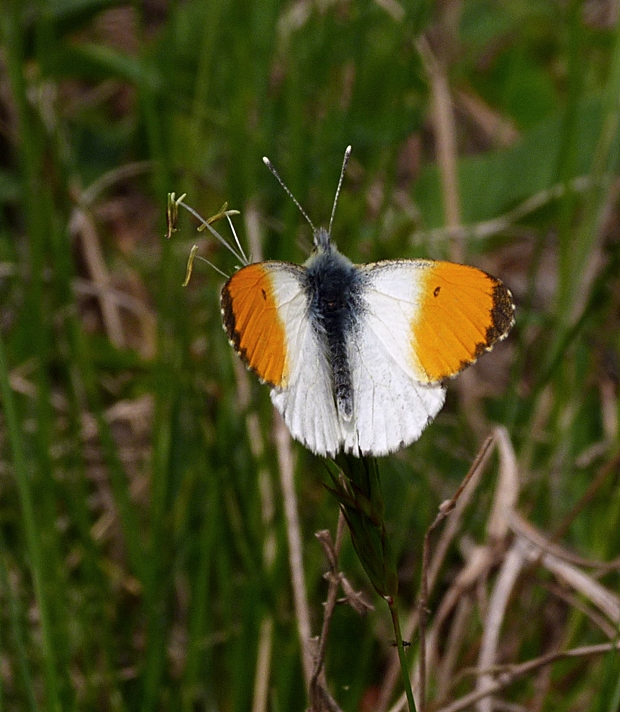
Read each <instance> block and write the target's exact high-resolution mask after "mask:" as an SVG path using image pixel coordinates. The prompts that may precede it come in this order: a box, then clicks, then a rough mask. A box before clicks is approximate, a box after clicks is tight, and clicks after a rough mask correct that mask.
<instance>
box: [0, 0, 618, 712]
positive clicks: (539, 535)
mask: <svg viewBox="0 0 620 712" xmlns="http://www.w3.org/2000/svg"><path fill="white" fill-rule="evenodd" d="M618 11H619V7H618V2H616V0H587V1H585V2H581V1H579V0H536V1H533V0H512V1H511V2H510V3H496V2H492V1H491V0H467V2H463V1H462V0H445V1H443V2H437V3H432V2H425V1H424V0H417V1H415V2H404V1H403V2H400V1H399V0H374V1H373V0H356V1H353V0H316V1H315V2H312V1H311V0H295V1H290V2H282V1H281V0H261V2H250V1H248V0H209V1H206V0H187V1H185V2H180V1H172V0H170V1H169V2H166V1H165V0H148V1H145V2H137V0H136V1H135V2H115V1H113V0H40V1H39V2H37V1H35V0H30V1H22V0H3V2H2V7H1V12H0V29H1V35H0V37H1V39H0V42H1V45H0V201H1V203H2V211H1V212H0V298H1V304H2V308H1V311H0V316H1V321H0V329H1V337H2V338H1V342H0V345H1V346H2V348H1V349H0V394H1V397H2V411H1V414H0V448H1V452H0V457H1V460H0V465H1V470H0V709H7V710H9V709H10V710H16V709H19V710H39V709H45V710H54V711H56V710H74V709H75V710H78V709H79V710H91V709H92V710H95V709H96V710H110V711H112V710H115V711H116V710H119V711H120V710H142V711H144V712H147V711H150V710H207V709H209V710H219V709H221V710H226V711H233V710H239V711H242V710H243V711H245V710H249V709H253V710H256V712H259V711H260V710H266V709H268V710H274V711H275V710H303V709H305V708H306V707H307V704H308V701H307V696H306V683H307V670H308V668H307V660H308V647H307V641H304V640H301V642H300V639H301V638H302V637H303V634H304V630H306V632H307V629H309V631H310V633H311V634H312V635H318V633H319V631H320V628H321V625H322V619H323V607H322V601H324V600H325V598H326V591H327V582H326V581H325V579H324V573H325V572H326V570H327V562H326V559H325V556H324V553H323V549H322V548H321V546H320V544H319V542H318V541H317V540H316V539H315V538H314V537H313V533H314V532H316V531H317V530H322V529H329V530H331V532H332V536H335V529H336V522H337V517H338V508H337V503H336V500H335V499H334V498H333V497H332V496H331V494H330V493H329V492H327V491H326V490H325V488H324V486H323V482H324V481H325V480H326V474H325V467H324V463H322V462H321V461H320V460H319V459H318V458H315V457H312V456H311V455H310V454H309V453H308V452H305V451H304V450H303V448H302V447H301V446H299V445H297V444H291V443H290V442H287V440H286V437H285V435H284V434H283V431H282V428H281V426H279V425H278V422H277V421H276V420H275V419H274V417H273V414H272V411H271V406H270V402H269V398H268V392H267V389H266V388H265V387H261V386H260V385H259V384H258V383H255V381H254V379H253V378H251V377H250V376H248V375H247V374H246V373H245V371H244V370H243V368H242V367H240V365H239V363H237V361H236V359H235V357H234V356H233V354H232V351H231V349H230V348H229V345H228V343H227V340H226V338H225V336H224V334H223V332H222V329H221V323H220V313H219V303H218V295H219V289H220V287H221V284H222V278H221V277H220V276H219V275H218V274H216V273H215V272H214V271H213V270H211V269H210V268H208V267H204V268H203V267H202V266H201V265H200V263H197V265H196V266H195V269H194V275H193V278H192V281H191V282H190V284H189V287H187V288H185V289H183V288H182V287H181V283H182V281H183V278H184V274H185V264H186V261H187V257H188V254H189V250H190V247H191V245H192V244H193V243H194V242H195V241H199V243H200V246H201V253H202V254H203V255H205V256H207V257H208V258H209V259H210V260H211V261H212V262H214V263H215V264H217V265H218V267H220V268H221V269H222V270H223V271H224V272H226V273H229V274H230V273H232V271H233V270H234V268H235V266H236V264H235V261H234V259H233V258H232V257H231V255H230V254H229V253H228V252H226V251H225V250H224V249H222V247H221V246H220V245H218V244H216V243H215V241H213V240H211V239H208V238H205V237H204V234H201V235H203V236H202V237H201V236H197V235H196V234H195V228H196V222H195V221H194V220H193V218H191V217H190V216H189V215H188V214H187V213H183V211H182V213H183V214H182V215H181V217H180V221H179V231H178V232H177V233H175V234H174V235H173V237H172V238H171V239H170V240H166V239H165V237H164V235H165V229H166V226H165V211H166V195H167V193H168V192H169V191H175V192H176V193H177V195H179V194H180V193H187V198H186V201H187V202H188V203H189V204H191V205H192V206H193V207H194V208H195V209H196V210H198V211H199V212H200V213H201V214H203V215H204V216H205V217H207V216H209V215H213V214H214V213H216V212H217V211H218V210H219V208H220V207H221V205H222V204H223V203H224V201H228V203H229V206H230V207H231V208H236V209H239V210H240V211H241V215H240V216H239V217H238V218H237V219H236V220H235V225H236V228H237V230H238V232H239V234H240V236H241V240H242V241H243V242H244V244H246V245H247V244H249V246H250V248H249V249H250V251H251V252H252V255H253V256H254V257H255V258H259V257H261V256H263V255H265V256H269V257H270V258H277V259H288V260H292V261H296V262H301V261H303V260H304V259H305V258H306V256H307V254H308V251H309V247H310V245H311V235H310V231H309V229H308V226H307V225H306V224H305V222H304V220H303V219H302V218H301V217H300V215H299V214H298V212H297V210H296V208H295V206H294V205H293V204H292V202H291V201H290V200H289V199H288V198H287V196H286V195H285V194H284V192H283V191H282V189H281V188H280V187H279V186H278V185H277V183H276V181H275V180H274V179H273V177H272V176H271V175H270V174H269V173H268V171H267V170H266V169H265V166H264V165H263V163H262V161H261V157H262V156H263V155H265V154H266V155H268V156H269V157H270V158H271V159H272V161H273V162H274V164H275V165H276V166H277V168H278V169H279V171H280V174H281V175H282V176H283V178H284V179H285V180H286V182H287V183H288V185H289V186H290V188H291V189H292V191H293V192H294V194H295V195H296V196H297V198H298V199H299V200H300V202H301V204H302V205H303V206H304V207H305V209H306V210H307V211H308V213H309V214H310V216H311V217H312V219H313V221H314V222H315V223H317V224H320V223H325V222H327V220H328V218H329V213H330V210H331V203H332V200H333V196H334V190H335V187H336V182H337V177H338V171H339V168H340V164H341V161H342V156H343V151H344V148H345V146H346V145H347V144H349V143H350V144H352V145H353V156H352V159H351V164H350V167H349V170H348V172H347V175H346V178H345V184H344V189H343V193H342V195H341V198H340V203H339V205H338V210H337V214H336V220H335V226H334V238H335V240H336V242H337V243H338V245H339V247H340V248H341V249H342V251H343V252H345V253H346V254H347V255H348V256H350V257H351V258H352V259H354V260H356V261H360V262H367V261H372V260H378V259H384V258H395V257H416V256H430V257H450V258H453V259H458V260H463V261H466V262H469V263H472V264H476V265H479V266H481V267H482V268H484V269H486V270H487V271H489V272H491V273H493V274H495V275H497V276H499V277H501V278H502V279H503V280H504V281H505V282H506V283H507V284H508V286H509V287H510V288H511V289H512V291H513V293H514V295H515V299H516V302H517V324H516V327H515V329H514V330H513V332H512V334H511V336H510V337H509V339H508V340H507V341H505V342H503V343H502V344H500V345H499V346H498V347H497V348H496V349H495V350H494V352H493V353H492V354H491V355H489V356H485V357H484V358H483V359H481V361H480V363H479V364H477V365H476V366H475V367H474V368H473V369H471V370H470V371H469V372H468V373H467V374H464V375H463V376H462V377H461V378H459V379H458V380H457V381H455V382H454V383H452V384H450V388H449V395H448V401H447V404H446V407H445V408H444V410H443V411H442V413H441V414H440V415H439V417H438V418H437V420H436V422H435V423H434V424H433V425H432V427H429V428H428V429H427V431H426V432H425V434H424V435H423V437H422V438H421V439H420V441H419V442H418V443H416V444H414V445H413V446H411V447H410V448H408V449H407V450H406V451H404V452H401V453H398V454H397V455H394V456H392V457H389V458H385V459H383V460H382V461H381V463H380V464H381V481H382V486H383V490H384V496H385V501H386V522H387V526H388V530H389V533H390V536H391V543H392V547H393V549H394V552H395V555H396V557H397V560H398V566H399V579H400V595H399V600H398V606H399V610H400V612H401V618H402V620H403V624H404V627H405V634H406V636H407V635H408V636H409V639H410V641H411V643H412V645H411V647H410V648H409V650H408V656H409V660H410V663H411V665H412V668H413V669H414V670H418V666H417V663H416V661H417V660H418V658H419V647H420V645H419V644H420V637H419V634H418V632H417V629H416V620H417V618H416V610H417V609H416V602H417V600H418V592H419V587H420V570H421V559H422V556H421V553H422V542H423V540H424V535H425V532H426V530H427V528H428V526H429V525H430V524H431V522H432V521H433V519H434V517H435V514H436V512H437V508H438V506H439V504H440V503H441V502H442V501H444V500H445V499H446V498H449V497H450V496H452V494H453V493H454V491H455V490H456V488H457V486H458V484H459V482H460V481H461V480H462V478H463V476H464V474H465V473H466V472H467V471H468V469H469V467H470V465H471V462H472V461H473V459H474V457H475V456H476V453H477V452H478V450H479V448H480V445H481V443H482V442H483V440H484V438H485V437H486V436H487V435H488V434H489V433H491V432H493V433H494V434H495V435H494V438H495V439H494V443H495V446H494V447H493V449H492V452H491V454H490V456H489V458H487V462H486V465H485V466H484V467H481V468H480V469H479V470H478V471H477V473H476V476H475V478H474V481H473V482H472V483H471V485H470V486H469V487H468V489H467V491H466V493H465V494H464V495H463V497H462V498H461V500H460V501H459V506H458V508H457V511H456V512H454V513H453V514H452V515H451V516H450V517H449V518H448V519H447V520H446V522H444V523H442V524H441V525H440V526H439V527H438V528H437V530H436V531H435V532H434V533H433V536H432V537H431V549H430V552H431V559H430V560H431V569H430V582H429V583H430V591H429V600H428V609H429V620H428V624H427V633H426V637H425V641H426V643H427V652H428V655H429V658H428V664H427V676H428V681H427V692H426V697H427V700H428V709H433V710H437V709H442V710H452V711H453V712H454V711H455V710H457V709H476V710H479V711H480V712H485V710H487V711H488V712H490V711H491V710H492V709H496V710H510V711H511V712H517V711H519V710H526V709H527V710H600V711H601V712H602V711H608V710H609V711H611V710H617V709H618V698H619V695H620V687H619V685H620V660H619V659H618V653H617V651H616V650H615V646H616V642H617V640H618V623H619V621H620V597H619V596H618V584H619V577H618V564H619V560H620V526H619V525H620V521H619V520H620V497H619V496H618V494H617V489H618V484H619V482H618V479H619V462H620V456H619V454H618V453H619V450H618V438H619V434H618V372H619V365H618V358H619V347H620V343H619V334H620V331H619V329H618V326H619V318H620V279H619V274H620V272H619V259H620V243H619V241H618V229H619V221H620V216H619V214H618V203H617V195H618V179H617V168H618V151H619V141H618V139H619V136H618V125H619V124H618V120H619V117H620V32H619V29H618ZM218 229H220V231H221V232H222V233H223V234H225V235H228V227H227V226H226V224H225V223H218ZM499 424H501V425H502V426H503V427H502V428H501V429H497V428H496V426H497V425H499ZM494 428H495V429H494ZM496 453H499V454H496ZM293 483H294V486H292V485H293ZM295 492H296V496H297V511H298V513H299V525H300V529H299V531H300V532H301V535H300V537H299V541H296V540H295V536H294V533H295V527H294V517H293V519H291V516H292V514H291V513H292V512H293V513H294V511H295V507H294V506H292V508H291V505H294V504H295V502H294V500H292V499H291V496H292V495H293V494H294V493H295ZM283 495H284V498H283ZM295 557H297V559H298V561H301V562H302V563H303V568H302V573H303V575H304V579H303V580H302V582H301V585H300V582H299V581H298V580H297V581H295V580H294V579H293V578H292V576H291V563H290V562H291V559H292V560H293V564H294V563H295ZM339 567H340V570H342V572H343V573H344V575H345V576H346V581H348V582H349V583H350V584H351V587H352V589H353V590H356V591H357V590H362V591H363V594H364V595H365V597H366V599H367V600H368V601H369V602H372V603H373V605H374V610H372V611H370V612H369V613H368V614H367V615H366V616H363V617H360V616H359V615H358V614H357V613H356V612H355V611H354V610H353V609H352V608H351V607H350V606H344V605H343V606H339V607H337V608H336V611H335V613H334V616H333V619H332V622H331V630H330V636H329V639H328V643H327V649H326V657H325V666H326V687H327V688H328V689H329V690H330V692H331V694H332V695H333V697H334V699H335V700H337V701H338V704H339V705H340V706H341V707H342V709H346V710H354V709H357V710H364V711H366V710H386V709H388V708H390V705H392V707H391V709H402V700H401V698H400V697H399V696H400V695H401V692H402V685H401V683H399V682H398V680H395V678H394V673H393V671H394V659H395V650H394V647H393V644H392V641H393V633H392V632H391V629H390V624H389V614H388V611H387V608H386V607H385V605H384V604H383V601H382V600H381V599H380V598H379V597H378V596H377V595H376V594H375V593H374V592H373V590H372V588H371V586H370V585H369V582H368V579H367V578H366V576H365V574H364V572H363V570H362V568H361V566H360V564H359V562H358V561H357V559H356V557H355V554H354V551H353V548H352V546H351V543H350V540H349V539H348V537H346V536H345V537H344V540H343V543H342V551H341V555H340V561H339ZM293 570H295V571H299V569H298V568H297V569H295V568H294V569H293ZM304 597H305V598H304ZM304 611H305V613H304ZM304 616H305V625H306V626H307V629H304V627H303V626H304ZM300 636H301V637H300ZM565 651H570V653H569V655H570V657H567V656H566V655H565V654H564V653H565ZM304 661H306V663H304ZM304 674H305V676H306V680H305V681H304ZM415 675H417V673H414V680H415ZM491 688H493V689H492V696H491V695H490V694H489V689H491ZM399 700H400V701H399Z"/></svg>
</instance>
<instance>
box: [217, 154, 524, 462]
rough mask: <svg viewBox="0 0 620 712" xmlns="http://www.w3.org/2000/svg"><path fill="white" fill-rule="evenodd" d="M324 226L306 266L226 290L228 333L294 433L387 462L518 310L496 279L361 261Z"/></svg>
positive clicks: (435, 267) (459, 268)
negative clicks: (347, 254) (347, 253)
mask: <svg viewBox="0 0 620 712" xmlns="http://www.w3.org/2000/svg"><path fill="white" fill-rule="evenodd" d="M350 153H351V147H350V146H349V147H348V148H347V150H346V152H345V157H344V161H343V165H342V170H341V173H340V180H339V183H338V188H337V190H336V196H335V198H334V205H333V208H332V215H331V219H330V222H329V229H327V230H325V229H324V228H318V229H317V228H315V227H314V225H313V224H312V222H311V221H310V218H309V217H308V216H307V215H306V213H305V211H304V210H303V208H302V207H301V206H300V204H299V203H298V201H297V200H296V199H295V197H294V196H293V195H292V194H291V192H290V190H289V189H288V188H287V187H286V185H285V184H284V183H283V181H282V179H281V178H280V176H279V175H278V174H277V172H276V171H275V169H274V168H273V166H272V165H271V163H270V162H269V160H268V159H266V158H264V159H263V160H264V162H265V164H266V165H267V166H268V168H269V169H270V170H271V171H272V173H273V174H274V175H275V177H276V178H277V179H278V181H279V182H280V184H281V185H282V187H283V188H284V189H285V190H286V192H287V193H288V194H289V195H290V196H291V198H292V199H293V201H294V202H295V204H296V205H297V207H298V208H299V210H300V211H301V213H302V215H303V216H304V217H305V219H306V220H307V221H308V223H309V224H310V226H311V227H312V230H313V234H314V250H313V253H312V255H311V256H310V258H309V259H308V260H307V261H306V262H305V263H304V264H303V265H297V264H293V263H290V262H276V261H266V262H258V263H255V264H247V265H246V266H245V267H242V268H241V269H239V270H238V271H237V272H235V274H233V276H232V277H231V278H230V279H229V280H228V281H227V282H226V284H225V285H224V287H223V289H222V294H221V306H222V317H223V322H224V328H225V330H226V332H227V334H228V337H229V339H230V342H231V344H232V346H233V348H234V349H235V351H236V352H237V354H238V355H239V356H240V357H241V359H242V360H243V361H244V362H245V364H246V365H247V366H248V367H249V368H250V369H251V370H252V371H253V372H254V373H256V375H257V376H258V377H259V378H260V380H261V381H262V382H264V383H267V384H268V385H269V386H270V387H271V400H272V402H273V404H274V405H275V407H276V408H277V409H278V411H279V412H280V414H281V415H282V417H283V418H284V421H285V423H286V425H287V426H288V429H289V430H290V432H291V435H292V436H293V437H294V438H296V439H297V440H299V441H300V442H302V443H303V444H304V445H305V446H306V447H308V448H309V449H310V450H312V451H313V452H314V453H316V454H318V455H324V456H333V455H335V454H336V453H338V452H339V451H344V452H347V453H351V454H353V455H357V456H360V455H370V456H379V455H387V454H388V453H391V452H394V451H395V450H398V449H399V448H401V447H404V446H406V445H409V444H410V443H412V442H414V441H415V440H417V439H418V438H419V437H420V435H421V433H422V431H423V430H424V428H425V427H426V426H427V425H428V424H429V423H430V422H431V421H432V419H433V418H434V417H435V416H436V415H437V413H438V412H439V410H440V409H441V407H442V405H443V402H444V398H445V385H444V382H445V380H446V379H448V378H451V377H453V376H456V374H458V373H459V372H460V371H462V370H463V369H464V368H465V367H466V366H468V365H469V364H471V363H473V362H474V361H476V359H477V358H478V357H479V356H480V355H481V354H482V353H484V352H485V351H489V350H490V349H491V348H492V346H493V344H494V343H495V342H497V341H500V340H501V339H503V338H505V336H506V335H507V334H508V332H509V331H510V329H511V327H512V325H513V323H514V303H513V300H512V295H511V293H510V291H509V290H508V289H507V288H506V287H505V286H504V285H503V284H502V282H500V281H499V280H498V279H496V278H495V277H492V276H491V275H489V274H486V272H482V271H481V270H479V269H476V268H475V267H469V266H466V265H460V264H454V263H451V262H437V261H433V260H424V259H418V260H405V259H403V260H389V261H384V262H375V263H372V264H366V265H356V264H353V263H352V262H351V261H350V260H349V259H348V258H347V257H345V256H344V255H342V254H341V253H340V252H339V251H338V249H337V248H336V246H335V245H334V243H333V242H332V241H331V228H332V222H333V219H334V212H335V209H336V203H337V201H338V196H339V193H340V188H341V186H342V181H343V177H344V172H345V169H346V166H347V162H348V159H349V155H350Z"/></svg>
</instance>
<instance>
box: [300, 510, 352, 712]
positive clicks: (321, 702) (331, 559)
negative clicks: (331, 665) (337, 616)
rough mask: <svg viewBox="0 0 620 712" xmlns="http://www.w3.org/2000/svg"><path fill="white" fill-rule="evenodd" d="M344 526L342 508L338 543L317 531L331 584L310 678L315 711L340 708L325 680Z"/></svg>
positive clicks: (311, 702)
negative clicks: (328, 640) (327, 649)
mask: <svg viewBox="0 0 620 712" xmlns="http://www.w3.org/2000/svg"><path fill="white" fill-rule="evenodd" d="M344 527H345V519H344V515H343V514H342V510H339V514H338V526H337V529H336V543H335V544H334V543H333V542H332V541H331V537H330V536H329V532H326V533H323V532H319V533H317V537H318V538H319V540H320V541H321V543H322V545H323V549H324V550H325V553H326V557H327V561H328V564H329V572H328V573H327V575H326V578H327V580H328V582H329V585H328V588H327V599H326V601H325V609H324V612H323V626H322V628H321V636H320V638H319V642H318V645H317V649H316V653H315V659H314V670H313V672H312V678H311V679H310V685H309V695H308V696H309V697H310V709H311V710H313V712H314V710H316V712H320V710H323V709H325V708H327V709H329V710H336V709H339V707H338V705H337V703H336V702H335V700H334V699H333V698H332V697H331V695H330V694H329V692H328V691H327V685H326V682H325V649H326V646H327V637H328V635H329V626H330V623H331V620H332V616H333V615H334V610H335V608H336V603H337V602H338V588H339V587H340V579H341V575H340V572H339V571H338V555H339V554H340V547H341V545H342V536H343V533H344ZM327 537H328V539H327Z"/></svg>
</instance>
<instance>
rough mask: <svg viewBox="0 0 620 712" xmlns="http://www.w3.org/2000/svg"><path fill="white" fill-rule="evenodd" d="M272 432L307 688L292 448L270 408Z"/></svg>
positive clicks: (308, 660)
mask: <svg viewBox="0 0 620 712" xmlns="http://www.w3.org/2000/svg"><path fill="white" fill-rule="evenodd" d="M273 417H274V436H275V438H274V439H275V443H276V450H277V453H278V465H279V470H280V486H281V488H282V498H283V501H284V516H285V520H286V539H287V543H288V556H289V567H290V573H291V586H292V589H293V602H294V606H295V619H296V621H297V634H298V637H299V647H300V650H301V655H302V667H303V671H304V680H305V682H306V689H309V687H310V682H311V680H312V673H313V669H314V661H313V655H312V651H311V650H310V637H311V629H310V608H309V606H308V594H307V590H306V575H305V572H304V567H303V560H302V552H303V547H302V543H301V541H302V540H301V527H300V525H299V514H298V508H297V495H296V493H295V477H294V472H295V468H294V466H293V451H292V448H291V436H290V434H289V432H288V430H287V428H286V425H285V424H284V421H283V420H282V418H281V417H280V416H279V414H278V413H276V412H275V410H274V416H273Z"/></svg>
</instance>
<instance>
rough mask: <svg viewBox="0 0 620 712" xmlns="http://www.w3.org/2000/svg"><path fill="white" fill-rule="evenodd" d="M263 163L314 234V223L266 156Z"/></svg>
mask: <svg viewBox="0 0 620 712" xmlns="http://www.w3.org/2000/svg"><path fill="white" fill-rule="evenodd" d="M263 163H264V164H265V165H266V166H267V168H269V170H270V171H271V172H272V173H273V175H274V176H275V177H276V179H277V181H278V183H279V184H280V185H281V186H282V187H283V188H284V190H285V192H286V194H287V195H288V196H289V198H290V199H291V200H292V201H293V202H294V203H295V205H296V206H297V209H298V210H299V212H300V213H301V214H302V215H303V216H304V217H305V218H306V221H307V223H308V225H310V227H311V228H312V232H313V233H314V232H316V228H315V227H314V223H313V222H312V220H310V218H309V217H308V213H307V212H306V211H305V210H304V209H303V208H302V207H301V205H300V203H299V200H297V198H296V197H295V196H294V195H293V194H292V193H291V191H290V189H289V187H288V186H287V185H286V183H285V182H284V181H283V180H282V178H280V176H279V175H278V171H276V169H275V168H274V167H273V163H272V162H271V161H270V160H269V159H268V158H267V156H263Z"/></svg>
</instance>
